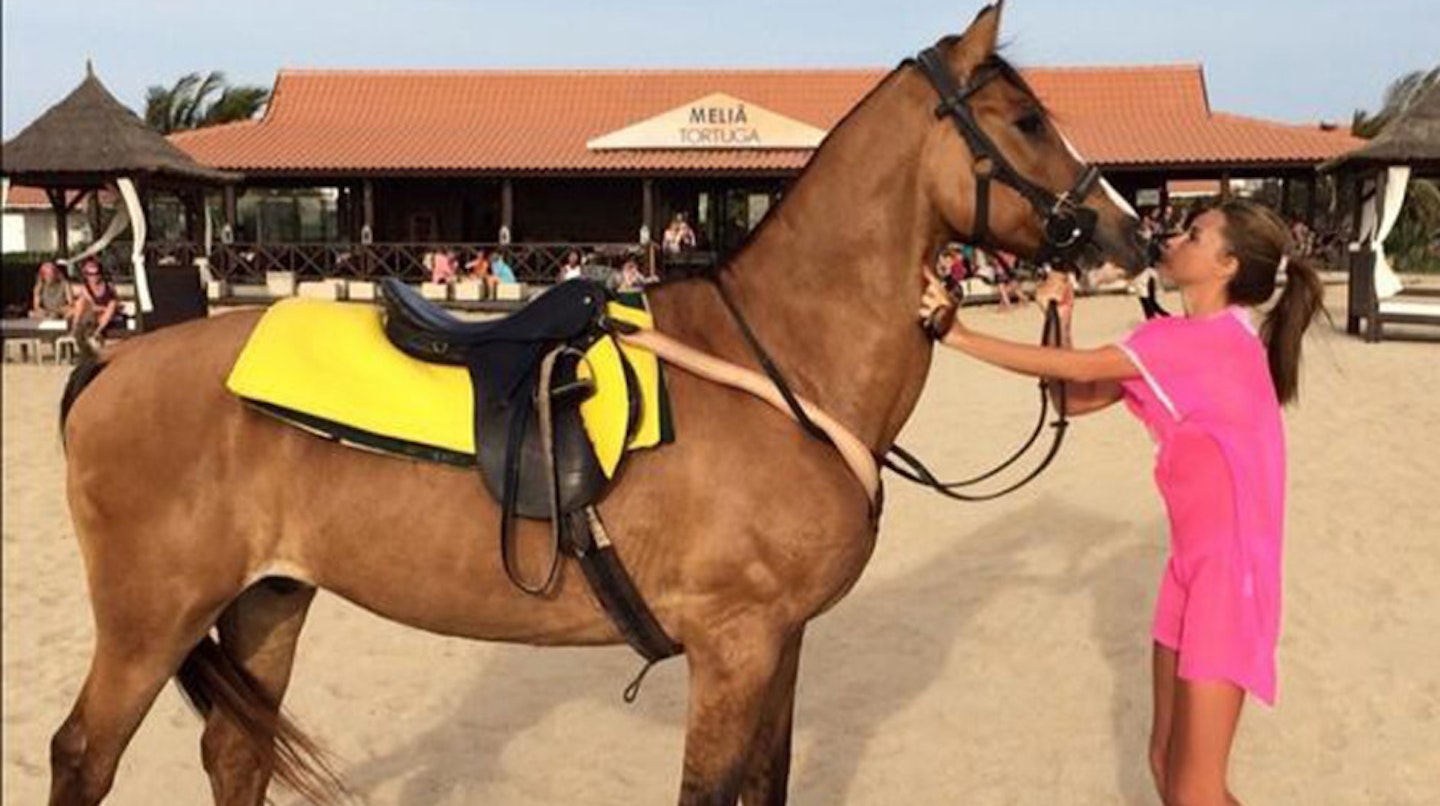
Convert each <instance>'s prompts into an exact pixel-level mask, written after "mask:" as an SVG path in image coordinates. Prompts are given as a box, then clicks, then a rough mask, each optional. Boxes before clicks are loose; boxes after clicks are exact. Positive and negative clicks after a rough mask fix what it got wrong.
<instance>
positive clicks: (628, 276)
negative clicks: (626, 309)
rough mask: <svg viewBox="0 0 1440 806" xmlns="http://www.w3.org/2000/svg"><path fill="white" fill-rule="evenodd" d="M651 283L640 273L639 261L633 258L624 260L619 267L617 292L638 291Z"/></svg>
mask: <svg viewBox="0 0 1440 806" xmlns="http://www.w3.org/2000/svg"><path fill="white" fill-rule="evenodd" d="M651 282H653V281H652V280H651V279H650V278H649V277H647V276H645V274H644V273H643V272H641V271H640V261H638V260H636V259H635V258H633V257H628V258H625V263H624V264H623V265H621V266H620V275H619V289H618V290H619V291H622V292H632V291H639V290H641V289H642V288H644V287H645V286H646V285H648V284H649V283H651Z"/></svg>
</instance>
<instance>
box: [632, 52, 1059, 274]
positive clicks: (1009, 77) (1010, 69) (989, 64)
mask: <svg viewBox="0 0 1440 806" xmlns="http://www.w3.org/2000/svg"><path fill="white" fill-rule="evenodd" d="M961 38H962V37H961V36H960V35H959V34H951V35H949V36H945V37H942V38H941V39H940V41H939V42H937V43H936V46H937V47H939V48H941V49H943V50H946V51H948V50H950V49H951V48H953V47H954V46H955V45H957V44H959V42H960V40H961ZM1005 47H1007V46H1006V45H1001V49H1004V48H1005ZM911 62H912V60H911V59H906V60H904V61H902V62H901V63H900V64H898V65H896V66H895V67H894V68H893V69H892V70H890V72H888V73H886V74H885V76H884V77H883V78H881V79H880V80H879V81H878V82H876V83H875V86H874V87H871V88H870V91H869V92H867V93H865V95H864V97H862V98H861V99H860V100H859V101H857V102H856V103H855V105H854V106H852V107H850V110H849V111H848V112H846V113H845V115H844V116H843V117H841V118H840V119H839V120H837V121H836V122H835V125H834V126H831V127H830V130H829V131H827V132H826V133H825V137H824V139H822V140H821V141H820V145H818V146H817V147H816V148H815V153H814V154H811V155H810V159H808V160H806V161H805V165H804V167H802V168H801V169H800V173H799V174H797V175H796V176H795V178H794V179H793V180H791V182H790V186H791V187H794V186H796V185H798V184H800V182H801V181H802V180H803V179H804V178H805V176H806V175H807V174H809V173H810V170H811V169H812V168H813V167H815V163H816V162H818V161H819V157H820V155H821V154H823V153H824V152H825V148H826V146H828V145H830V141H831V138H832V137H833V136H834V134H835V133H836V132H838V131H840V129H841V128H843V127H844V126H845V124H846V123H847V122H849V120H850V118H851V117H852V116H853V115H855V113H856V112H858V111H860V109H861V108H863V107H864V106H865V104H866V103H867V102H868V101H869V100H870V98H871V96H873V95H874V94H875V93H877V92H879V91H880V90H881V88H883V87H884V86H885V85H886V84H888V83H889V82H890V80H891V79H892V78H894V77H895V74H896V73H898V72H900V71H901V70H903V69H905V68H906V67H908V66H910V65H911ZM979 69H982V70H985V69H988V70H993V71H995V72H996V73H997V74H998V75H999V76H1000V77H1001V78H1003V79H1004V80H1005V81H1007V82H1009V83H1010V84H1011V85H1013V86H1014V87H1015V88H1016V89H1018V90H1020V91H1021V92H1022V93H1024V94H1025V96H1026V97H1027V98H1029V99H1030V102H1031V103H1033V104H1034V105H1035V110H1036V111H1037V112H1038V113H1039V114H1040V115H1041V116H1042V117H1044V118H1045V119H1047V120H1051V121H1053V120H1054V119H1055V115H1054V114H1053V113H1052V112H1051V111H1050V108H1049V107H1047V106H1046V105H1045V102H1044V101H1042V100H1041V99H1040V96H1039V95H1036V94H1035V90H1034V89H1033V88H1032V87H1031V86H1030V83H1029V82H1027V81H1026V80H1025V77H1024V76H1022V75H1021V74H1020V71H1019V69H1017V68H1016V67H1015V65H1014V64H1012V63H1011V62H1010V61H1009V60H1008V59H1006V58H1005V57H1004V56H1001V55H1000V53H999V52H998V51H997V52H995V53H992V54H990V55H989V56H987V57H986V58H985V60H984V61H983V62H981V63H980V65H979ZM784 203H785V202H784V199H782V200H781V202H780V204H776V205H773V206H771V207H770V209H768V210H766V211H765V215H764V216H762V217H761V219H760V222H759V223H758V224H756V225H755V228H754V229H752V230H751V231H750V232H749V234H747V235H746V236H745V239H744V240H743V241H741V242H740V245H739V246H737V247H735V249H734V250H733V251H732V252H731V253H730V254H729V255H728V256H727V257H725V259H723V260H719V261H717V262H716V263H715V265H713V266H709V267H706V268H703V269H699V270H694V271H688V272H686V273H685V274H683V275H681V276H677V277H667V278H665V279H663V280H661V281H660V282H658V283H656V284H654V285H652V286H651V288H660V287H663V286H667V285H671V284H674V283H682V282H685V281H686V280H692V279H697V278H698V279H714V278H715V277H718V276H719V275H721V274H723V273H724V272H725V271H726V270H727V269H729V268H730V266H731V264H733V263H734V262H735V259H736V258H737V257H739V256H740V255H741V254H742V253H744V252H745V250H746V249H747V248H749V246H750V244H751V243H752V242H754V241H755V240H756V239H757V238H759V237H760V234H761V233H762V232H764V231H765V227H766V226H767V225H769V224H770V223H771V221H772V220H773V219H774V217H775V215H776V213H777V212H778V211H779V210H780V208H781V207H782V206H784Z"/></svg>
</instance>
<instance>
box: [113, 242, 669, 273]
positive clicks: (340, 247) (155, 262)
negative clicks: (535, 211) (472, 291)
mask: <svg viewBox="0 0 1440 806" xmlns="http://www.w3.org/2000/svg"><path fill="white" fill-rule="evenodd" d="M572 250H573V251H576V252H579V253H580V254H581V256H582V257H584V258H585V259H586V261H587V262H589V263H599V264H603V265H611V266H615V267H619V266H620V264H621V263H622V262H624V260H625V258H626V257H630V256H634V257H636V258H638V259H640V260H641V263H642V265H645V266H646V267H647V269H648V266H649V264H650V261H651V260H654V259H657V257H658V256H657V255H655V254H654V252H655V248H654V246H653V245H651V246H648V247H647V246H641V245H639V244H633V243H516V244H506V245H504V246H502V245H500V244H498V243H372V244H353V243H330V244H259V243H229V244H220V243H217V244H215V246H214V248H213V249H212V250H211V252H210V253H209V254H208V255H206V254H205V253H204V250H203V248H202V247H201V246H200V245H199V244H195V243H190V242H186V241H173V242H170V241H164V242H152V243H148V244H146V245H145V255H146V264H147V265H150V266H161V265H182V266H183V265H194V263H195V261H196V260H197V259H199V258H201V257H207V258H208V260H209V264H210V271H211V273H212V274H213V275H214V276H215V277H216V279H221V280H227V281H229V282H231V283H264V282H265V274H266V272H272V271H288V272H294V274H295V276H296V279H298V280H312V279H320V278H326V277H347V278H355V279H378V278H381V277H398V278H400V279H402V280H405V281H407V282H422V281H424V280H428V279H430V269H429V268H428V266H427V265H426V264H427V256H429V255H432V254H434V253H436V252H441V251H448V252H449V253H450V254H451V255H452V256H453V257H454V258H455V260H456V262H457V263H458V265H459V266H460V269H461V271H463V270H464V267H465V266H466V264H468V263H470V262H471V261H472V260H474V259H475V258H476V256H478V255H479V254H480V253H481V252H482V251H483V252H485V253H486V254H492V253H494V252H497V251H498V252H499V253H500V254H501V255H502V256H503V257H504V258H505V262H506V263H507V264H509V266H510V269H511V271H513V272H514V273H515V277H516V279H518V280H519V281H521V282H523V283H553V282H555V280H556V279H557V278H558V277H559V275H560V268H561V266H563V265H564V263H565V256H566V255H567V254H568V253H569V252H570V251H572ZM109 262H110V263H111V265H112V266H113V268H114V271H115V273H116V274H118V275H121V276H125V275H127V274H129V271H128V269H129V252H128V247H126V248H125V249H124V250H116V254H113V255H112V256H110V261H109Z"/></svg>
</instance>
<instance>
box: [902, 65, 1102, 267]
mask: <svg viewBox="0 0 1440 806" xmlns="http://www.w3.org/2000/svg"><path fill="white" fill-rule="evenodd" d="M901 65H902V66H904V65H914V66H916V67H919V68H920V72H921V73H923V74H924V75H925V77H926V78H927V79H929V80H930V84H931V86H933V87H934V88H935V91H936V92H937V93H939V95H940V103H939V105H937V106H936V107H935V117H937V118H946V117H948V118H950V120H951V122H953V123H954V124H955V129H956V131H958V132H959V133H960V136H961V138H963V139H964V140H965V144H966V145H967V146H968V147H969V148H970V155H971V161H972V163H973V166H974V171H975V225H974V227H973V228H972V232H971V233H970V238H971V240H972V241H974V242H975V243H976V244H982V243H984V242H985V241H986V240H988V238H989V235H990V182H991V180H994V181H997V182H1001V183H1003V184H1006V185H1009V186H1010V187H1011V188H1013V189H1014V190H1015V192H1017V193H1019V194H1020V195H1021V196H1023V197H1024V198H1025V200H1026V201H1028V202H1030V206H1031V207H1033V208H1035V213H1036V215H1038V216H1039V217H1040V220H1041V222H1042V223H1041V228H1040V230H1041V244H1040V251H1039V253H1038V254H1037V255H1036V257H1035V262H1036V263H1046V262H1048V261H1050V260H1053V259H1056V258H1061V259H1064V258H1073V257H1074V256H1076V254H1077V253H1078V252H1079V251H1080V250H1082V249H1084V248H1085V247H1086V246H1088V245H1089V244H1090V243H1091V242H1092V241H1093V239H1094V237H1095V225H1096V223H1097V221H1098V220H1099V216H1098V214H1097V213H1096V212H1095V211H1094V210H1091V209H1090V208H1088V207H1084V206H1082V204H1081V203H1082V202H1083V201H1084V200H1085V198H1086V197H1087V196H1089V195H1090V192H1091V191H1093V190H1094V189H1095V186H1096V185H1097V184H1098V183H1099V182H1100V169H1099V168H1096V167H1095V166H1094V165H1090V164H1086V165H1082V166H1081V169H1080V175H1079V176H1078V177H1076V179H1075V185H1074V186H1073V187H1071V188H1070V189H1069V190H1067V191H1066V192H1064V193H1062V194H1060V195H1059V196H1057V195H1055V194H1054V193H1052V192H1050V191H1049V190H1047V189H1045V188H1043V187H1040V186H1039V185H1037V184H1035V183H1034V182H1031V181H1030V180H1029V179H1026V178H1025V177H1024V176H1022V175H1021V174H1020V172H1019V171H1017V170H1015V166H1013V165H1011V164H1010V161H1009V160H1008V159H1006V158H1005V154H1004V152H1002V151H1001V150H1000V149H999V148H998V147H997V146H996V145H995V142H994V141H993V140H991V139H990V136H989V135H987V134H985V131H984V130H983V129H981V128H980V122H979V121H978V120H976V119H975V113H974V112H972V111H971V110H970V106H969V100H970V96H972V95H974V94H975V93H976V92H979V91H980V89H981V88H982V87H984V86H985V85H986V84H988V83H990V81H991V80H992V79H994V78H996V77H997V76H999V75H1001V74H1002V72H1003V71H1002V69H1001V68H1000V67H999V66H997V65H996V64H994V63H993V62H985V63H982V64H981V65H980V66H979V67H977V68H976V69H975V70H974V71H973V72H972V73H971V74H970V75H969V76H968V77H967V78H966V80H965V82H964V83H963V84H957V83H956V82H955V79H954V78H953V77H952V76H951V75H950V67H949V65H948V64H947V63H946V61H945V57H944V55H943V54H942V53H941V52H940V49H939V48H938V47H930V48H926V49H925V50H922V51H920V53H919V55H917V56H916V57H915V58H914V59H906V60H905V61H904V62H901Z"/></svg>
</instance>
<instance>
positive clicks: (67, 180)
mask: <svg viewBox="0 0 1440 806" xmlns="http://www.w3.org/2000/svg"><path fill="white" fill-rule="evenodd" d="M0 175H3V176H5V178H7V179H9V180H10V181H12V182H13V183H15V184H17V185H29V186H33V187H49V188H73V189H85V188H96V187H101V186H103V185H105V184H106V183H107V182H109V181H112V180H113V179H114V178H116V177H119V176H128V177H131V178H133V179H135V180H138V181H140V182H143V183H145V184H146V185H150V186H157V185H158V186H171V187H173V186H194V185H196V184H205V185H215V184H224V183H229V182H237V181H239V180H240V179H241V177H240V175H238V174H233V173H227V172H225V171H217V170H215V169H213V168H207V167H205V166H204V165H201V164H200V163H198V162H196V161H195V160H193V159H191V158H190V156H189V155H188V154H186V153H185V152H184V151H181V150H180V149H179V148H176V147H175V146H174V145H171V143H170V141H169V140H166V139H165V137H164V136H162V135H161V134H160V133H159V132H157V131H155V130H154V129H151V128H150V127H149V126H146V125H145V122H144V121H142V120H140V118H139V117H137V116H136V115H135V113H134V112H131V111H130V110H129V109H128V108H126V107H125V105H124V104H122V103H120V102H119V101H117V100H116V99H115V96H113V95H111V94H110V91H109V90H107V89H105V86H104V85H103V84H101V83H100V80H99V79H97V78H96V77H95V73H94V71H93V70H91V69H90V67H89V66H88V65H87V66H86V71H85V80H84V81H82V82H80V86H78V87H76V88H75V90H74V91H73V92H71V93H70V94H69V95H67V96H65V98H64V100H62V101H60V102H59V103H57V104H55V105H54V106H52V107H50V108H49V109H48V110H46V111H45V113H44V114H43V115H41V116H40V117H38V118H36V119H35V121H34V122H33V123H31V124H30V125H29V126H26V127H25V128H24V129H23V130H21V132H20V133H19V134H17V135H15V137H14V138H13V139H11V140H10V141H9V142H7V143H5V145H4V148H3V150H0Z"/></svg>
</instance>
